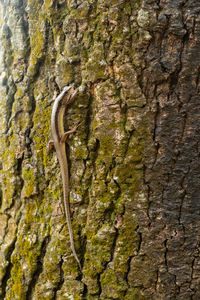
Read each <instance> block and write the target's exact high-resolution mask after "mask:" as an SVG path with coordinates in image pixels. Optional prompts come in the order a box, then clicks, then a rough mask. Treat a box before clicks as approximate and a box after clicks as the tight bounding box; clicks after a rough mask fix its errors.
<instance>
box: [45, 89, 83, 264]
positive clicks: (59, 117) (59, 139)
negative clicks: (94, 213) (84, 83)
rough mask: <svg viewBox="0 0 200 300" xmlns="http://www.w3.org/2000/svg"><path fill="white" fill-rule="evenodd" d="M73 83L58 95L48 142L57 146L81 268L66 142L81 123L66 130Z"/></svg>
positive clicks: (69, 225)
mask: <svg viewBox="0 0 200 300" xmlns="http://www.w3.org/2000/svg"><path fill="white" fill-rule="evenodd" d="M72 87H73V85H70V86H66V87H64V89H63V90H62V92H61V93H60V94H59V95H58V96H57V97H56V99H55V101H54V104H53V108H52V113H51V131H52V137H53V140H50V141H49V143H48V151H49V150H51V149H52V148H53V146H54V147H55V150H56V154H57V158H58V161H59V164H60V169H61V175H62V184H63V196H64V208H65V215H66V220H67V224H68V230H69V238H70V245H71V250H72V253H73V255H74V257H75V259H76V261H77V263H78V265H79V267H80V269H81V264H80V261H79V259H78V256H77V254H76V250H75V246H74V237H73V231H72V223H71V214H70V206H69V173H68V161H67V156H66V150H65V142H66V139H67V137H68V136H69V135H70V134H72V133H74V132H75V131H76V130H77V128H78V126H79V125H80V123H79V124H78V125H77V126H76V127H75V128H73V129H71V130H69V131H67V132H64V125H63V118H64V113H65V109H66V106H67V105H68V104H70V103H72V102H73V100H74V98H75V96H76V94H77V92H78V89H77V90H75V91H74V92H73V93H70V94H69V91H70V90H71V89H72Z"/></svg>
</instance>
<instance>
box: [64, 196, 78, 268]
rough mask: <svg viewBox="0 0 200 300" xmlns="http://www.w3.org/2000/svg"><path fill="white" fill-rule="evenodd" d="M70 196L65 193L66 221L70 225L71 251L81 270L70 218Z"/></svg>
mask: <svg viewBox="0 0 200 300" xmlns="http://www.w3.org/2000/svg"><path fill="white" fill-rule="evenodd" d="M67 198H68V195H66V193H65V192H64V206H65V214H66V219H67V225H68V230H69V239H70V245H71V250H72V253H73V255H74V258H75V259H76V261H77V263H78V265H79V268H80V270H81V263H80V260H79V259H78V256H77V254H76V250H75V246H74V236H73V231H72V222H71V217H70V215H71V214H70V208H69V201H68V199H67Z"/></svg>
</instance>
